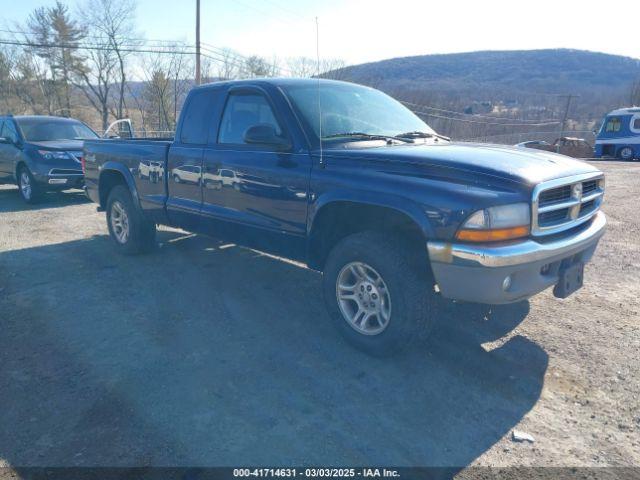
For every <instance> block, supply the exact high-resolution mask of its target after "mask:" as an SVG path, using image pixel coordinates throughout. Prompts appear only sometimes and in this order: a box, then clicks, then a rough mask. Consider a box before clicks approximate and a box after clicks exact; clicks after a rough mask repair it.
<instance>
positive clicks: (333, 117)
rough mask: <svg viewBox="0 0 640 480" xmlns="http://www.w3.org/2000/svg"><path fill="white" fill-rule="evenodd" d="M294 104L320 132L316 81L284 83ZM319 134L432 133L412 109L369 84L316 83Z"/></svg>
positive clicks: (304, 117) (317, 134) (305, 118)
mask: <svg viewBox="0 0 640 480" xmlns="http://www.w3.org/2000/svg"><path fill="white" fill-rule="evenodd" d="M284 90H285V92H286V93H287V95H288V96H289V98H290V99H291V102H292V103H293V105H294V108H296V110H297V111H298V112H299V114H300V115H301V116H302V117H303V119H304V121H305V122H306V123H307V124H308V125H309V127H310V128H311V129H312V130H313V132H314V133H315V135H316V137H319V136H320V128H319V126H320V122H319V115H318V87H317V85H310V84H308V85H294V86H286V87H284ZM320 109H321V111H322V138H323V139H324V140H326V139H327V138H329V137H334V139H335V137H336V136H339V135H340V134H348V133H353V132H363V133H367V134H372V135H386V136H396V135H399V134H402V133H405V132H424V133H430V134H432V133H435V132H434V131H433V130H432V129H431V128H430V127H429V126H428V125H427V124H426V123H424V122H423V121H422V120H420V118H418V117H417V116H416V115H415V114H414V113H413V112H411V111H410V110H409V109H408V108H406V107H405V106H404V105H402V104H401V103H400V102H398V101H396V100H394V99H393V98H391V97H390V96H388V95H386V94H384V93H382V92H380V91H379V90H375V89H373V88H368V87H363V86H360V85H353V84H327V83H320Z"/></svg>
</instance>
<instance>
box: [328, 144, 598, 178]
mask: <svg viewBox="0 0 640 480" xmlns="http://www.w3.org/2000/svg"><path fill="white" fill-rule="evenodd" d="M345 147H346V148H343V149H340V150H330V151H327V154H328V155H330V156H334V155H335V156H342V155H345V154H346V155H347V156H349V157H351V158H363V159H364V158H366V159H369V160H379V161H387V162H403V163H412V164H418V165H424V166H428V167H432V168H440V169H455V170H463V171H465V172H468V173H473V174H479V175H490V176H493V177H499V178H503V179H507V180H511V181H515V182H518V183H521V184H526V185H535V184H538V183H540V182H544V181H546V180H551V179H554V178H561V177H566V176H570V175H576V174H581V173H591V172H593V173H597V172H599V170H598V169H597V168H595V167H593V166H591V165H589V164H588V163H585V162H581V161H578V160H575V159H573V158H570V157H567V156H565V155H558V154H556V153H550V152H544V151H541V150H535V149H529V148H519V147H509V146H504V145H487V144H474V143H445V144H440V145H438V144H426V145H414V144H408V145H394V146H383V147H376V148H361V147H359V146H357V144H356V143H351V144H349V145H347V146H345Z"/></svg>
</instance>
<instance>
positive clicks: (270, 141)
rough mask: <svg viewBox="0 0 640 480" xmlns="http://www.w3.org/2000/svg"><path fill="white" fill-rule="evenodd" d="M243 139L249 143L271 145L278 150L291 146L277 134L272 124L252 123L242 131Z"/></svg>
mask: <svg viewBox="0 0 640 480" xmlns="http://www.w3.org/2000/svg"><path fill="white" fill-rule="evenodd" d="M244 141H245V142H246V143H249V144H260V145H272V146H274V147H277V148H278V149H279V150H285V149H287V148H290V147H291V144H290V143H289V141H288V140H287V139H286V138H283V137H280V136H278V134H277V133H276V129H275V128H274V127H273V125H269V124H266V123H261V124H259V125H253V126H251V127H249V128H248V129H247V131H246V132H244Z"/></svg>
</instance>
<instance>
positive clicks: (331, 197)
mask: <svg viewBox="0 0 640 480" xmlns="http://www.w3.org/2000/svg"><path fill="white" fill-rule="evenodd" d="M339 202H349V203H355V204H362V205H367V206H371V207H381V208H388V209H390V210H394V211H396V212H398V213H400V214H403V215H406V216H407V217H409V218H410V219H411V220H412V221H413V222H414V223H415V224H416V225H417V226H418V227H419V228H420V230H421V231H422V234H423V235H424V239H425V241H426V240H427V239H432V238H435V230H434V228H433V225H432V224H431V222H430V221H429V218H428V217H427V214H426V212H425V211H424V210H423V209H422V208H420V206H419V205H418V204H417V203H415V202H413V201H411V200H409V199H407V198H406V197H402V196H400V195H393V194H384V193H380V192H369V191H362V190H360V191H357V192H354V191H352V190H349V191H346V190H345V191H340V190H339V191H332V192H327V193H324V194H322V195H320V196H319V197H318V198H317V199H316V200H315V201H314V202H313V203H312V204H311V205H310V206H309V214H308V220H307V238H309V237H310V235H311V233H312V231H313V226H314V223H315V219H316V217H317V215H318V213H319V212H321V211H322V209H323V208H324V207H326V206H328V205H330V204H333V203H339Z"/></svg>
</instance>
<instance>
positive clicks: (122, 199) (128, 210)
mask: <svg viewBox="0 0 640 480" xmlns="http://www.w3.org/2000/svg"><path fill="white" fill-rule="evenodd" d="M120 209H121V210H123V211H124V212H125V215H126V219H127V226H128V234H127V236H126V239H124V238H122V237H119V236H118V234H117V233H116V230H115V227H114V222H113V221H112V219H113V217H114V216H115V215H118V216H120V215H121V212H120ZM107 226H108V228H109V235H110V236H111V240H113V243H114V244H115V246H116V249H117V250H118V251H119V252H120V253H123V254H125V255H135V254H139V253H145V252H149V251H150V250H152V249H153V247H154V246H155V239H156V225H155V223H153V222H152V221H150V220H149V219H148V218H146V217H145V215H144V213H143V212H142V211H141V210H140V208H139V207H137V206H136V205H135V204H134V202H133V198H132V197H131V193H130V192H129V189H128V188H127V187H126V186H124V185H116V186H115V187H113V189H112V190H111V192H110V193H109V199H108V200H107Z"/></svg>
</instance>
